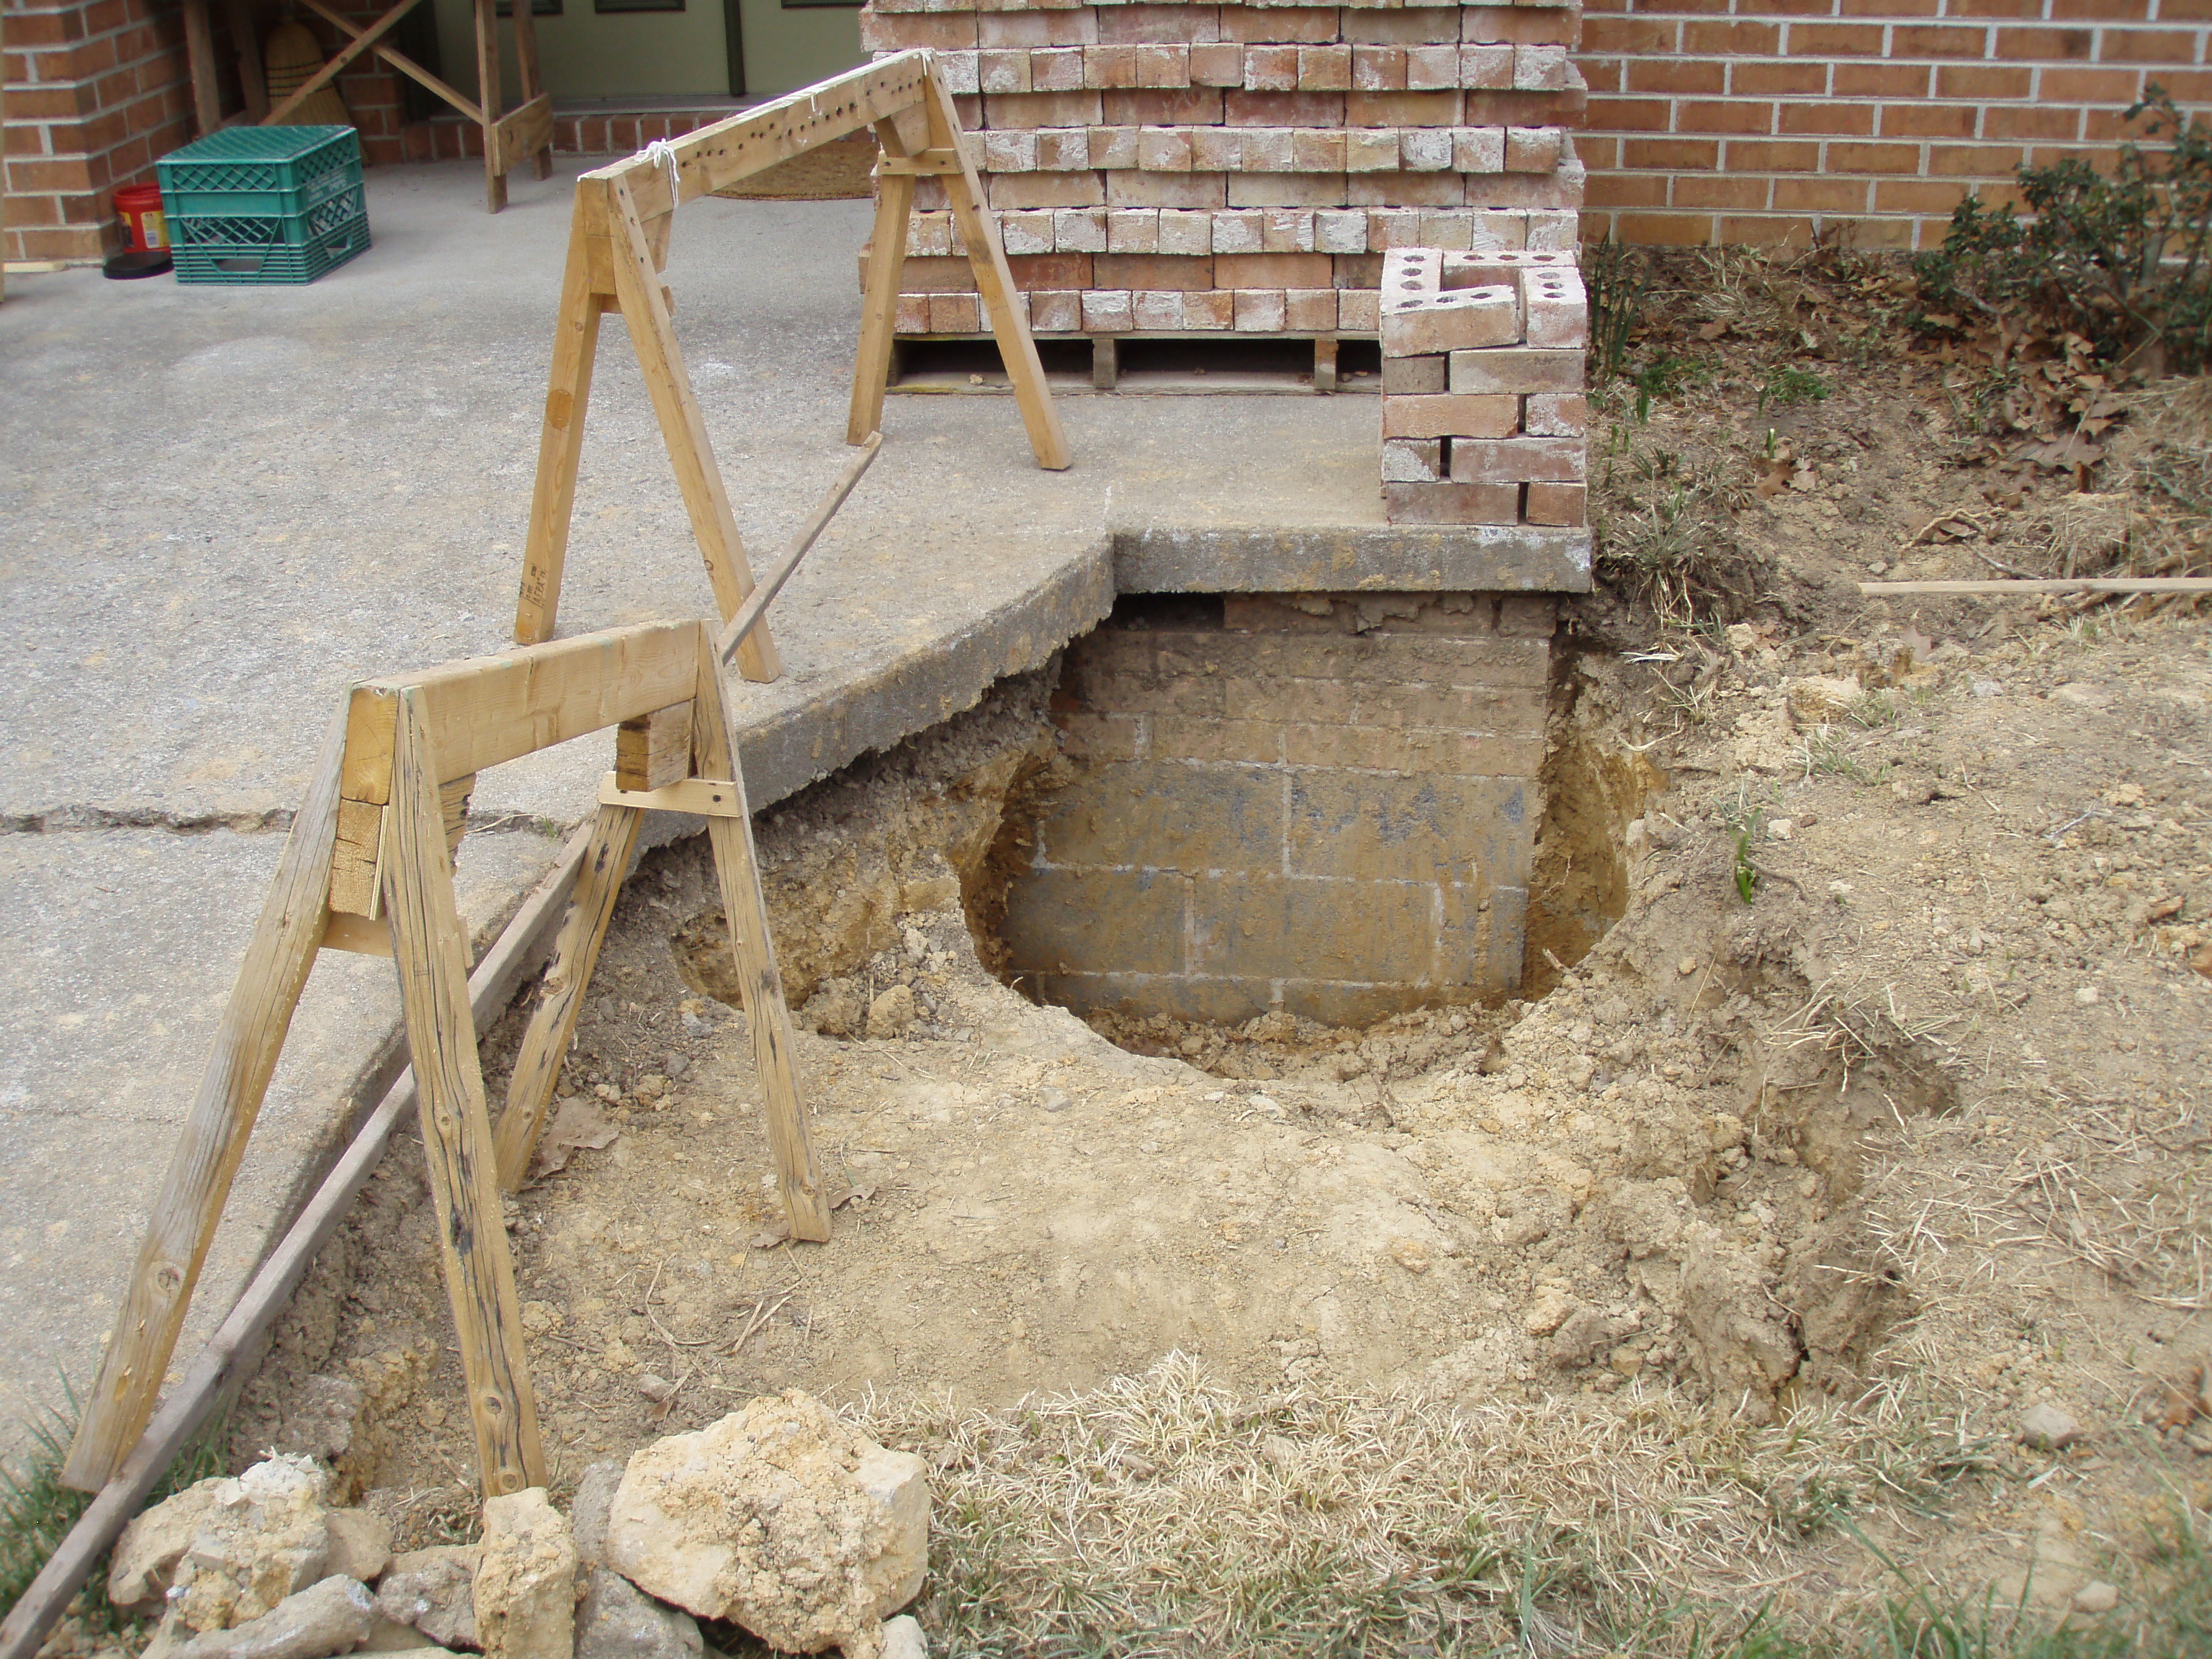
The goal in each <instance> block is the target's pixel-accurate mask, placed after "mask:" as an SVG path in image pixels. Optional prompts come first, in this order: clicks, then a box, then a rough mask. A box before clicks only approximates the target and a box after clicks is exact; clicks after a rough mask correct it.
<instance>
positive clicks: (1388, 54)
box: [1352, 46, 1406, 92]
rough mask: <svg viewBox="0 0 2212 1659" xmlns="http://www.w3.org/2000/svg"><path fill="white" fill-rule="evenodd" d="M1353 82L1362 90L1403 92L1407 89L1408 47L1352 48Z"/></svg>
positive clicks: (1353, 84)
mask: <svg viewBox="0 0 2212 1659" xmlns="http://www.w3.org/2000/svg"><path fill="white" fill-rule="evenodd" d="M1352 86H1353V87H1355V88H1358V89H1359V90H1360V91H1362V92H1403V91H1404V90H1405V89H1406V48H1405V47H1403V46H1354V47H1352Z"/></svg>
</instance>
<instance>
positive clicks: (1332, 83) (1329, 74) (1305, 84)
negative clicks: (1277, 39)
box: [1298, 46, 1352, 92]
mask: <svg viewBox="0 0 2212 1659" xmlns="http://www.w3.org/2000/svg"><path fill="white" fill-rule="evenodd" d="M1351 85H1352V48H1351V47H1350V46H1300V47H1299V48H1298V89H1299V90H1300V91H1302V92H1342V91H1344V90H1346V88H1349V87H1350V86H1351Z"/></svg>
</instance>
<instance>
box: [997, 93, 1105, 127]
mask: <svg viewBox="0 0 2212 1659" xmlns="http://www.w3.org/2000/svg"><path fill="white" fill-rule="evenodd" d="M1099 116H1100V106H1099V101H1098V94H1097V93H1095V92H1006V93H997V94H993V95H992V96H990V97H988V98H986V99H985V100H983V117H982V120H981V122H980V123H978V125H987V126H990V127H994V128H999V129H1007V128H1013V127H1031V128H1035V127H1081V126H1095V125H1097V123H1098V120H1099Z"/></svg>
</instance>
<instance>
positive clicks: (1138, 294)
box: [1129, 289, 1183, 330]
mask: <svg viewBox="0 0 2212 1659" xmlns="http://www.w3.org/2000/svg"><path fill="white" fill-rule="evenodd" d="M1129 310H1130V315H1131V316H1132V317H1133V319H1135V324H1136V326H1137V327H1138V328H1139V329H1177V330H1179V329H1181V328H1182V326H1183V320H1182V316H1183V313H1182V290H1180V289H1136V290H1134V291H1133V295H1132V296H1131V299H1130V304H1129Z"/></svg>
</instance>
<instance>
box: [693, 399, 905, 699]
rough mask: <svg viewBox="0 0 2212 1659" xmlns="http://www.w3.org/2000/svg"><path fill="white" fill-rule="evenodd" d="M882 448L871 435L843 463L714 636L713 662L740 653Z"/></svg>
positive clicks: (878, 439) (876, 434) (881, 441)
mask: <svg viewBox="0 0 2212 1659" xmlns="http://www.w3.org/2000/svg"><path fill="white" fill-rule="evenodd" d="M883 447H884V435H883V434H882V433H880V432H871V433H870V434H869V435H868V439H867V441H866V443H864V444H863V445H861V446H860V453H859V454H857V455H855V456H854V457H853V459H851V460H849V461H848V462H846V463H845V468H844V471H842V472H840V473H839V474H838V475H837V481H836V483H833V484H831V485H830V486H829V494H828V495H824V496H823V498H822V500H821V501H819V502H818V503H817V505H816V507H815V508H814V511H813V512H812V513H809V514H808V515H807V520H806V522H805V524H803V525H801V526H799V533H798V534H797V535H796V536H794V537H793V538H792V539H791V546H790V547H789V549H788V550H786V552H785V553H784V556H783V557H782V558H781V559H779V560H778V561H776V563H775V568H773V569H771V570H770V571H769V573H768V575H767V578H766V579H765V580H763V581H762V583H761V585H760V586H758V587H756V588H755V589H753V591H752V594H751V597H750V598H749V599H746V600H745V602H744V604H743V605H739V606H738V614H737V615H736V616H734V617H731V618H730V620H729V623H728V625H727V626H726V627H725V628H724V629H722V631H721V632H720V634H719V635H716V636H715V640H714V660H715V661H717V662H727V661H729V660H730V659H731V657H732V655H742V654H743V653H744V648H745V641H747V640H748V639H750V637H751V636H752V635H753V633H754V631H755V630H756V629H758V628H760V627H761V626H762V623H763V618H764V617H766V616H767V615H768V608H769V605H770V604H772V603H773V602H774V601H775V596H776V595H777V594H778V593H781V592H783V585H784V583H786V582H787V581H789V580H791V573H792V572H793V571H794V570H796V569H798V568H799V561H800V560H801V559H803V558H805V556H806V550H807V549H808V548H810V547H811V546H813V545H814V540H815V538H816V537H817V536H819V535H820V534H821V533H822V532H823V529H824V528H825V527H826V526H828V525H829V520H831V519H832V518H834V517H835V516H836V512H837V509H838V508H839V507H842V506H843V505H844V504H845V498H846V497H847V496H848V495H851V494H852V493H853V486H854V484H856V483H860V475H861V474H862V473H863V472H866V471H867V470H868V468H869V466H870V465H871V464H872V463H873V462H874V460H875V459H876V456H877V455H878V453H880V452H881V451H882V449H883Z"/></svg>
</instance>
